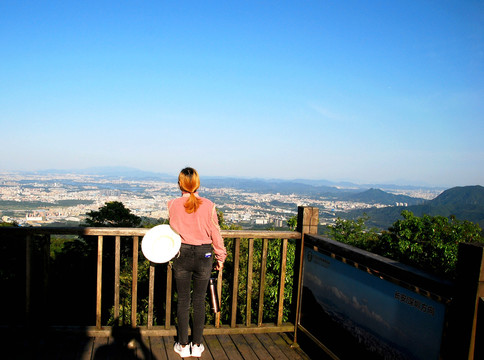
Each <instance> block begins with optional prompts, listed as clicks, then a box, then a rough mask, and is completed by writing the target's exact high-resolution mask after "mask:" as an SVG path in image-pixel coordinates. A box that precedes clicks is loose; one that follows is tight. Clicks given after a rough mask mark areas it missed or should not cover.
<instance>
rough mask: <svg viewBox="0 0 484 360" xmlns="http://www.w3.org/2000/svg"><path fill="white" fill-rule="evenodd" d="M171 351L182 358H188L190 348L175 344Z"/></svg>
mask: <svg viewBox="0 0 484 360" xmlns="http://www.w3.org/2000/svg"><path fill="white" fill-rule="evenodd" d="M173 350H175V352H176V353H177V354H178V355H180V356H181V357H182V358H186V357H190V346H188V344H187V345H181V344H180V343H178V342H177V343H175V345H174V346H173Z"/></svg>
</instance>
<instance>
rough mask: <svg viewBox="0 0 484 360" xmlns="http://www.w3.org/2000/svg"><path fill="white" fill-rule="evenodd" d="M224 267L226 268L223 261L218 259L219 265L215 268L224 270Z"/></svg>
mask: <svg viewBox="0 0 484 360" xmlns="http://www.w3.org/2000/svg"><path fill="white" fill-rule="evenodd" d="M223 268H224V263H223V261H219V260H217V265H216V266H215V270H218V271H222V269H223Z"/></svg>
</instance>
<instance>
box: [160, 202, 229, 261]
mask: <svg viewBox="0 0 484 360" xmlns="http://www.w3.org/2000/svg"><path fill="white" fill-rule="evenodd" d="M189 196H190V194H189V193H183V195H182V196H181V197H179V198H176V199H173V200H170V201H168V214H169V216H170V226H171V227H172V228H173V230H175V231H176V232H177V233H178V234H179V235H180V237H181V242H182V243H183V244H190V245H202V244H212V246H213V252H214V254H215V258H216V259H217V260H218V261H222V262H224V261H225V258H226V257H227V251H226V249H225V246H224V240H223V238H222V235H221V234H220V226H219V224H218V217H217V211H216V210H215V204H214V203H213V202H212V201H210V200H208V199H206V198H203V197H201V196H199V195H198V194H197V193H195V196H197V197H198V198H200V199H201V200H202V203H201V204H200V207H199V208H198V209H197V211H195V212H193V213H191V214H188V213H187V212H186V211H185V206H184V205H185V202H186V201H187V200H188V197H189Z"/></svg>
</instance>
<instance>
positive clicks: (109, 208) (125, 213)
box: [85, 201, 141, 227]
mask: <svg viewBox="0 0 484 360" xmlns="http://www.w3.org/2000/svg"><path fill="white" fill-rule="evenodd" d="M86 215H87V218H86V224H85V225H87V226H94V227H103V226H107V227H139V226H140V224H141V218H140V217H139V216H136V215H134V214H132V213H131V210H129V209H128V208H126V207H125V206H124V204H123V203H122V202H119V201H111V202H107V203H105V205H104V206H103V207H100V208H99V210H97V211H90V212H88V213H87V214H86Z"/></svg>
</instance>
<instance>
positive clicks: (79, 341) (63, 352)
mask: <svg viewBox="0 0 484 360" xmlns="http://www.w3.org/2000/svg"><path fill="white" fill-rule="evenodd" d="M174 341H175V340H174V338H173V337H171V336H164V337H140V338H138V339H135V340H133V339H128V338H124V339H123V338H121V339H119V338H113V337H96V338H94V337H82V336H75V335H61V334H58V335H55V336H54V335H50V336H48V337H46V339H45V340H44V339H42V338H41V337H39V338H36V337H22V336H19V334H16V336H15V337H14V338H12V337H8V336H7V337H3V339H2V347H3V348H2V351H1V352H0V358H1V359H22V360H24V359H25V360H30V359H32V360H33V359H39V360H40V359H42V360H44V359H49V360H55V359H59V360H63V359H67V360H69V359H76V360H104V359H114V360H117V359H129V360H136V359H138V360H155V359H156V360H180V359H181V357H180V356H179V355H178V354H177V353H175V352H174V351H173V344H174ZM291 343H292V341H291V340H290V338H289V337H288V335H286V334H284V333H269V334H243V335H242V334H236V335H207V336H204V345H205V351H204V352H203V354H202V357H201V358H200V359H202V360H210V359H214V360H242V359H250V360H270V359H281V360H307V359H310V358H309V356H307V355H306V354H305V353H304V352H303V351H302V349H300V348H292V347H291V346H290V344H291ZM186 359H196V358H194V357H192V358H186Z"/></svg>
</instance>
